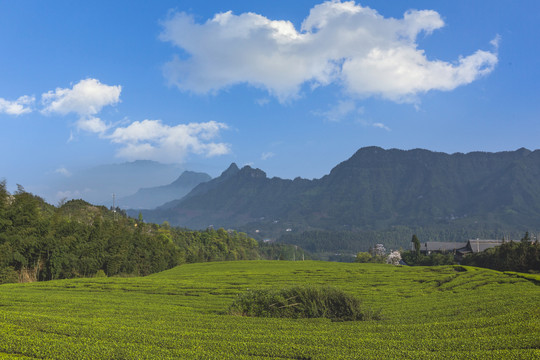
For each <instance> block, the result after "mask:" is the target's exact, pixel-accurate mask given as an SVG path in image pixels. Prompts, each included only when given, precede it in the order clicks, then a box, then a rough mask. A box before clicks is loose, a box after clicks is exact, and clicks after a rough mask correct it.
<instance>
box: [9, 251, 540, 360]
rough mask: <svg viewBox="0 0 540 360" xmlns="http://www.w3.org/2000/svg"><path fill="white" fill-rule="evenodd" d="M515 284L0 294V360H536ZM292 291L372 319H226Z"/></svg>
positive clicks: (85, 283) (128, 286)
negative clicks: (265, 294)
mask: <svg viewBox="0 0 540 360" xmlns="http://www.w3.org/2000/svg"><path fill="white" fill-rule="evenodd" d="M523 276H531V277H532V275H521V274H511V273H501V272H497V271H493V270H486V269H478V268H471V267H451V266H444V267H431V268H426V267H395V266H391V265H382V264H339V263H330V262H314V261H304V262H289V261H238V262H214V263H201V264H188V265H182V266H179V267H176V268H174V269H171V270H168V271H165V272H161V273H158V274H154V275H151V276H148V277H144V278H119V277H112V278H111V277H109V278H93V279H73V280H61V281H50V282H42V283H33V284H7V285H0V306H1V309H2V310H1V313H2V315H3V316H0V357H8V358H9V357H13V358H47V359H51V358H54V359H76V358H86V359H201V358H204V359H220V360H221V359H275V358H280V359H537V358H539V357H540V340H539V339H540V326H539V324H540V313H539V311H538V309H539V308H540V298H539V297H538V285H535V283H534V282H533V279H531V280H530V281H529V280H526V279H525V278H523ZM296 284H319V285H331V286H333V287H336V288H338V289H341V290H343V291H345V292H346V293H349V294H351V295H354V296H356V297H357V298H359V299H360V300H361V301H362V304H363V305H365V306H366V307H368V308H372V309H374V310H380V313H381V316H382V319H381V320H377V321H345V322H331V321H330V320H328V319H276V318H251V317H242V316H233V315H226V310H227V308H228V306H229V305H230V304H231V303H232V302H233V300H234V299H235V298H236V296H237V295H238V294H242V293H245V292H247V291H248V289H281V288H285V287H289V286H292V285H296ZM29 304H31V305H29ZM141 324H144V326H141Z"/></svg>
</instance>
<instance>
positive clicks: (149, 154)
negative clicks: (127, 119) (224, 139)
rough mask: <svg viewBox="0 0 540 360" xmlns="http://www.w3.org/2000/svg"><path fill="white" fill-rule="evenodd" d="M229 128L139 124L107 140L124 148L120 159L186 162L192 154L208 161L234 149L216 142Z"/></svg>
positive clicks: (209, 124)
mask: <svg viewBox="0 0 540 360" xmlns="http://www.w3.org/2000/svg"><path fill="white" fill-rule="evenodd" d="M223 129H227V125H226V124H223V123H218V122H215V121H209V122H206V123H189V124H180V125H175V126H169V125H166V124H163V123H162V122H161V121H160V120H143V121H135V122H133V123H131V124H130V125H128V126H126V127H118V128H116V129H115V130H114V131H113V132H112V134H110V135H108V136H107V137H108V138H109V139H111V141H112V142H113V143H116V144H120V145H121V146H122V147H121V149H120V150H119V151H118V153H117V155H118V156H119V157H122V158H126V159H129V160H135V159H143V160H158V161H165V162H176V163H179V162H182V161H183V160H184V159H185V157H186V156H187V155H188V154H189V153H195V154H198V155H203V156H206V157H212V156H217V155H224V154H228V153H229V152H230V145H229V144H226V143H219V142H212V140H213V139H215V138H216V137H218V136H219V133H220V131H221V130H223Z"/></svg>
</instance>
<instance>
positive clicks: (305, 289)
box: [228, 286, 378, 321]
mask: <svg viewBox="0 0 540 360" xmlns="http://www.w3.org/2000/svg"><path fill="white" fill-rule="evenodd" d="M228 312H229V313H230V314H232V315H240V316H255V317H276V318H291V319H299V318H327V319H331V320H333V321H354V320H372V319H378V315H377V314H375V313H373V312H372V311H369V310H367V311H366V310H365V309H363V308H362V306H361V302H360V300H359V299H357V298H356V297H354V296H352V295H350V294H347V293H345V292H344V291H343V290H340V289H336V288H334V287H330V286H295V287H291V288H285V289H280V290H272V289H262V290H250V291H248V292H246V293H243V294H240V295H238V297H237V298H236V299H235V300H234V302H233V303H232V304H231V305H230V307H229V311H228Z"/></svg>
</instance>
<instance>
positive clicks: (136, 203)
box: [119, 171, 212, 209]
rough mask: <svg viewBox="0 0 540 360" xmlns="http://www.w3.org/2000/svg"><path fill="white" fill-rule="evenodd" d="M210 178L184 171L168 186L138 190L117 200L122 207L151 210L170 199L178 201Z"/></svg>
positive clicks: (206, 175) (205, 175)
mask: <svg viewBox="0 0 540 360" xmlns="http://www.w3.org/2000/svg"><path fill="white" fill-rule="evenodd" d="M211 179H212V178H211V177H210V175H208V174H206V173H199V172H194V171H184V172H183V173H182V175H180V177H178V179H176V180H175V181H173V182H172V183H170V184H168V185H163V186H156V187H150V188H142V189H139V190H138V191H137V192H136V193H135V194H132V195H129V196H126V197H123V198H121V199H120V200H119V202H120V204H122V207H125V208H132V209H152V208H155V207H157V206H159V205H163V204H164V203H166V202H169V201H171V199H180V198H182V197H184V195H186V194H187V193H189V192H190V191H191V190H192V189H193V188H194V187H195V186H197V185H199V184H200V183H202V182H207V181H209V180H211Z"/></svg>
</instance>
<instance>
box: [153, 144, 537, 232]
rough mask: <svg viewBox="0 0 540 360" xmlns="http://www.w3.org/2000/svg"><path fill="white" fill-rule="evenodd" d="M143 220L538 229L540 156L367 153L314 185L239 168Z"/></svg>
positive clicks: (196, 224)
mask: <svg viewBox="0 0 540 360" xmlns="http://www.w3.org/2000/svg"><path fill="white" fill-rule="evenodd" d="M234 168H236V169H234ZM144 216H145V219H146V218H147V219H148V220H150V221H154V222H158V223H159V222H160V221H163V220H167V221H169V222H170V223H171V224H175V225H180V226H186V227H194V228H204V227H207V226H209V225H214V226H224V227H247V228H249V226H250V225H249V224H257V228H264V227H267V228H270V227H272V226H274V225H272V224H275V223H276V222H279V223H280V224H283V225H280V226H281V231H286V228H290V227H293V228H296V229H320V230H329V231H337V230H344V229H345V230H348V231H349V230H352V231H360V230H362V231H363V230H373V231H378V230H384V229H388V228H392V227H395V226H409V227H424V226H434V225H439V224H443V225H444V224H454V225H456V226H458V225H459V226H463V227H467V226H473V225H471V224H476V225H474V226H476V227H479V226H482V227H483V228H493V229H501V228H505V227H507V228H511V229H518V228H519V229H521V228H523V227H536V228H538V227H540V226H539V225H540V151H539V150H537V151H534V152H531V151H529V150H526V149H519V150H517V151H513V152H499V153H485V152H473V153H468V154H461V153H457V154H452V155H449V154H444V153H436V152H431V151H427V150H421V149H415V150H409V151H403V150H396V149H391V150H384V149H381V148H378V147H368V148H363V149H360V150H358V151H357V152H356V153H355V154H354V155H353V156H352V157H351V158H350V159H348V160H346V161H344V162H342V163H340V164H339V165H337V166H336V167H335V168H334V169H332V171H331V172H330V174H328V175H326V176H324V177H322V178H321V179H316V180H305V179H300V178H298V179H295V180H284V179H279V178H272V179H269V178H267V177H266V174H265V173H264V172H263V171H262V170H259V169H252V168H251V167H249V166H247V167H244V168H242V169H240V170H238V169H237V167H236V165H234V167H233V170H231V169H230V168H229V169H228V170H227V171H226V172H224V173H223V174H222V176H220V177H219V178H217V179H214V180H212V181H210V182H208V183H205V184H202V185H200V186H198V187H196V188H195V189H194V190H193V191H192V192H191V193H190V194H188V195H187V196H186V197H184V198H183V199H181V200H179V201H177V202H175V203H174V204H169V206H166V207H162V208H158V209H156V210H155V211H149V212H145V213H144ZM285 224H287V225H285ZM274 227H275V226H274Z"/></svg>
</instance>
